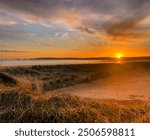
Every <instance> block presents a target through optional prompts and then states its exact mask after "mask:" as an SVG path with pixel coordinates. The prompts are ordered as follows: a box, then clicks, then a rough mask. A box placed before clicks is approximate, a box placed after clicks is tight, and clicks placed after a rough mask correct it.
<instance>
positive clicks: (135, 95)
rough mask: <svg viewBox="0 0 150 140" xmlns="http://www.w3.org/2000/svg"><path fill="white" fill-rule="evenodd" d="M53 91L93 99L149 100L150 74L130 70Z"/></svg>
mask: <svg viewBox="0 0 150 140" xmlns="http://www.w3.org/2000/svg"><path fill="white" fill-rule="evenodd" d="M54 92H55V93H69V94H73V95H77V96H82V97H88V98H94V99H112V98H113V99H119V100H129V99H140V100H150V74H149V73H145V74H143V73H132V72H130V73H123V74H117V75H115V76H111V77H108V78H105V79H100V80H97V81H93V82H90V83H84V84H80V85H75V86H72V87H67V88H63V89H58V90H55V91H54Z"/></svg>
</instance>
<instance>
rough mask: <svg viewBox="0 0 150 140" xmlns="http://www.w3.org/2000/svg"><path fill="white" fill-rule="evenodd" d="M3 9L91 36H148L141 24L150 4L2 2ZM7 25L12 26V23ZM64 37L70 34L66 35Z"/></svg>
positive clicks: (122, 0)
mask: <svg viewBox="0 0 150 140" xmlns="http://www.w3.org/2000/svg"><path fill="white" fill-rule="evenodd" d="M0 9H1V10H3V11H7V12H8V13H9V14H13V15H15V16H16V17H18V18H20V19H21V20H23V21H25V22H28V23H30V24H41V25H42V26H44V27H48V28H49V27H50V28H57V27H58V26H59V27H63V28H64V27H65V28H67V29H69V28H72V29H76V30H78V31H80V32H85V33H88V34H91V35H98V36H102V35H103V36H104V37H105V38H106V39H108V40H110V41H111V40H114V39H133V38H134V39H136V38H139V37H140V36H141V35H143V34H144V33H143V30H142V29H141V28H140V26H141V25H140V23H141V22H142V21H143V19H144V18H146V17H147V16H148V15H149V13H150V1H149V0H115V1H111V0H26V1H25V0H13V1H12V0H1V1H0ZM148 22H149V21H148ZM7 23H8V24H11V21H10V23H9V22H7ZM12 23H13V22H12ZM1 24H2V23H1ZM5 24H6V22H5ZM148 24H150V23H148ZM139 30H140V31H139ZM64 38H68V35H67V34H64Z"/></svg>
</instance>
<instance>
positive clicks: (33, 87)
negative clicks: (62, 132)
mask: <svg viewBox="0 0 150 140" xmlns="http://www.w3.org/2000/svg"><path fill="white" fill-rule="evenodd" d="M102 67H103V70H102V69H101V68H102ZM125 67H126V68H125ZM129 67H130V65H126V66H124V67H123V66H122V65H113V67H112V66H111V65H109V66H108V65H103V66H102V65H81V66H79V65H70V66H65V67H64V66H32V67H25V68H11V69H7V68H5V69H3V70H1V72H0V122H15V123H16V122H47V123H49V122H51V123H53V122H58V123H59V122H68V123H69V122H72V123H76V122H79V123H81V122H82V123H84V122H88V123H91V122H150V102H149V101H138V100H128V101H118V100H95V99H85V98H81V97H77V96H73V95H69V94H46V91H48V90H53V89H57V88H61V87H66V86H69V85H74V84H77V83H82V82H89V81H91V80H95V79H97V78H104V77H107V76H109V75H111V74H114V73H118V71H125V72H127V71H126V69H128V68H129ZM132 67H134V69H133V70H135V69H136V71H137V66H136V65H135V66H132ZM147 68H148V69H149V65H147V64H146V66H145V69H147ZM140 70H141V68H140Z"/></svg>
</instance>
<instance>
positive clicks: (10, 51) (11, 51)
mask: <svg viewBox="0 0 150 140" xmlns="http://www.w3.org/2000/svg"><path fill="white" fill-rule="evenodd" d="M0 52H5V53H31V52H29V51H17V50H0ZM32 53H33V52H32Z"/></svg>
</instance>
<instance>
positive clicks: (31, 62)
mask: <svg viewBox="0 0 150 140" xmlns="http://www.w3.org/2000/svg"><path fill="white" fill-rule="evenodd" d="M112 62H113V61H110V60H63V59H62V60H53V59H51V60H0V66H30V65H68V64H99V63H112Z"/></svg>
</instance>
